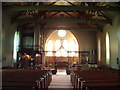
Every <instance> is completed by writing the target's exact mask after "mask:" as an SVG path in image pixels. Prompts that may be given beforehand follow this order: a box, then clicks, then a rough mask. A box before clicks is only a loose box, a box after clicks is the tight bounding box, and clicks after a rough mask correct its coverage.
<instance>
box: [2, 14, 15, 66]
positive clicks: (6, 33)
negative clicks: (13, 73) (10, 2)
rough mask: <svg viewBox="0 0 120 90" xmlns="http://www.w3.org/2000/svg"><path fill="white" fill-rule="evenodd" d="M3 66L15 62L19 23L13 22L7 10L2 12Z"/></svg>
mask: <svg viewBox="0 0 120 90" xmlns="http://www.w3.org/2000/svg"><path fill="white" fill-rule="evenodd" d="M2 14H3V15H2V16H3V17H2V66H3V67H4V66H11V65H12V64H13V63H12V62H13V47H14V46H13V44H14V41H13V40H14V33H15V31H16V30H17V24H11V17H10V16H9V14H7V13H6V12H3V13H2Z"/></svg>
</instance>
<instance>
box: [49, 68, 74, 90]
mask: <svg viewBox="0 0 120 90" xmlns="http://www.w3.org/2000/svg"><path fill="white" fill-rule="evenodd" d="M61 88H62V89H64V88H65V90H71V89H73V86H72V83H71V82H70V75H67V74H66V70H63V71H62V70H57V73H56V75H52V81H51V83H50V86H49V87H48V90H51V89H61Z"/></svg>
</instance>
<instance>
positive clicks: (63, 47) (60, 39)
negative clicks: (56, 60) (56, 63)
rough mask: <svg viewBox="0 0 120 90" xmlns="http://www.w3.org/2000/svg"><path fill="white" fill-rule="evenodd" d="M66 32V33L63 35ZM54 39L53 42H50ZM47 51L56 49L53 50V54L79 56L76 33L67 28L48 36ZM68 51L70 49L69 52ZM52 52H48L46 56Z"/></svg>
mask: <svg viewBox="0 0 120 90" xmlns="http://www.w3.org/2000/svg"><path fill="white" fill-rule="evenodd" d="M63 34H64V35H63ZM50 40H52V41H53V42H52V44H51V43H50V42H51V41H50ZM45 50H46V51H55V53H54V52H52V53H53V54H52V56H57V57H59V56H62V57H67V56H75V57H78V53H76V52H75V51H78V42H77V39H76V38H75V37H74V35H73V34H72V33H71V32H70V31H67V30H56V31H54V32H53V33H52V34H51V35H50V36H49V38H48V40H47V41H46V44H45ZM68 51H70V52H69V53H68ZM49 55H50V53H49V54H48V52H47V53H46V56H49Z"/></svg>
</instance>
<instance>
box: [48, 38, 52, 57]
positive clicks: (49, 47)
mask: <svg viewBox="0 0 120 90" xmlns="http://www.w3.org/2000/svg"><path fill="white" fill-rule="evenodd" d="M47 50H48V51H49V52H48V56H52V50H53V42H52V40H49V41H48V47H47Z"/></svg>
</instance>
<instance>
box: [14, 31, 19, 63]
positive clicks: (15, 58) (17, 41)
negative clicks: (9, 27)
mask: <svg viewBox="0 0 120 90" xmlns="http://www.w3.org/2000/svg"><path fill="white" fill-rule="evenodd" d="M19 41H20V38H19V32H17V31H16V32H15V34H14V47H13V60H14V61H13V62H16V60H17V51H18V50H19V47H18V46H19Z"/></svg>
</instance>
